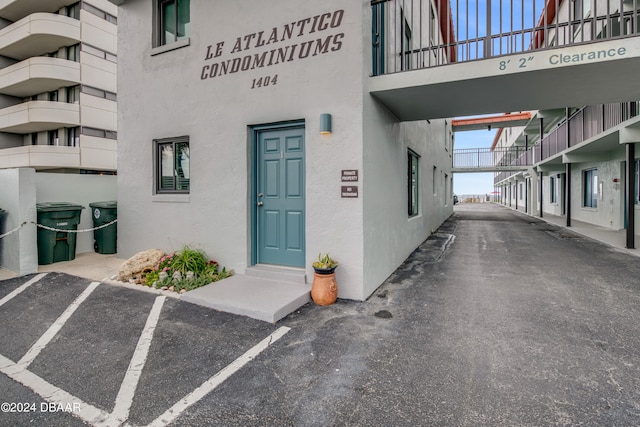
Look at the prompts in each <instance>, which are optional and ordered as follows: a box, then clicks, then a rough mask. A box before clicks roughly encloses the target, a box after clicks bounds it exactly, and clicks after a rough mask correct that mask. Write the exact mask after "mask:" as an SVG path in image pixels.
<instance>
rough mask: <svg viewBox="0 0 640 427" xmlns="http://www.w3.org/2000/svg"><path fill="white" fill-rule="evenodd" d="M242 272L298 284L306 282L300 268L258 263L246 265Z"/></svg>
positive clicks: (305, 276) (305, 275) (303, 272)
mask: <svg viewBox="0 0 640 427" xmlns="http://www.w3.org/2000/svg"><path fill="white" fill-rule="evenodd" d="M244 274H245V275H247V276H252V277H259V278H262V279H270V280H278V281H280V282H289V283H297V284H300V285H304V284H306V283H307V274H306V272H305V271H304V269H302V268H294V267H281V266H277V265H267V264H258V265H254V266H251V267H247V269H246V270H245V272H244Z"/></svg>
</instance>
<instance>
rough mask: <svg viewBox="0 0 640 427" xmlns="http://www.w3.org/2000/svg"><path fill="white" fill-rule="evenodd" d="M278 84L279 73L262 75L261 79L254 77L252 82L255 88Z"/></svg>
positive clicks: (252, 87)
mask: <svg viewBox="0 0 640 427" xmlns="http://www.w3.org/2000/svg"><path fill="white" fill-rule="evenodd" d="M277 84H278V75H277V74H276V75H274V76H266V77H260V78H259V79H253V83H251V89H255V88H258V87H267V86H275V85H277Z"/></svg>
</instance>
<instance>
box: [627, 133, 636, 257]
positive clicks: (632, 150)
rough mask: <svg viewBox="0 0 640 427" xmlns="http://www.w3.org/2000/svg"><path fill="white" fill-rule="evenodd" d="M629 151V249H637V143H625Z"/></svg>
mask: <svg viewBox="0 0 640 427" xmlns="http://www.w3.org/2000/svg"><path fill="white" fill-rule="evenodd" d="M625 147H626V153H627V170H626V176H625V178H626V182H627V185H626V191H625V197H626V198H627V203H626V205H627V244H626V246H625V247H626V248H627V249H635V237H636V236H635V231H636V226H635V222H636V221H635V210H636V209H635V202H636V201H635V194H636V182H635V179H634V178H635V163H636V153H635V152H636V147H635V144H625Z"/></svg>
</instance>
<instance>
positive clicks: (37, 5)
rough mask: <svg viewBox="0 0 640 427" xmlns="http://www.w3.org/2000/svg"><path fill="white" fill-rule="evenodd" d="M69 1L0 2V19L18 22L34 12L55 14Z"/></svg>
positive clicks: (20, 0) (6, 0)
mask: <svg viewBox="0 0 640 427" xmlns="http://www.w3.org/2000/svg"><path fill="white" fill-rule="evenodd" d="M69 3H71V2H70V1H69V0H45V1H43V0H0V18H4V19H8V20H9V21H18V20H20V19H22V18H24V17H25V16H28V15H31V14H32V13H35V12H55V11H57V10H59V9H60V8H61V7H64V6H68V5H69Z"/></svg>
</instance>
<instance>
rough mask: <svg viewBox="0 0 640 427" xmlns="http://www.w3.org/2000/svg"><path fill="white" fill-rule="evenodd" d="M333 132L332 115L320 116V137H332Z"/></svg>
mask: <svg viewBox="0 0 640 427" xmlns="http://www.w3.org/2000/svg"><path fill="white" fill-rule="evenodd" d="M331 132H332V129H331V114H326V113H325V114H320V135H330V134H331Z"/></svg>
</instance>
